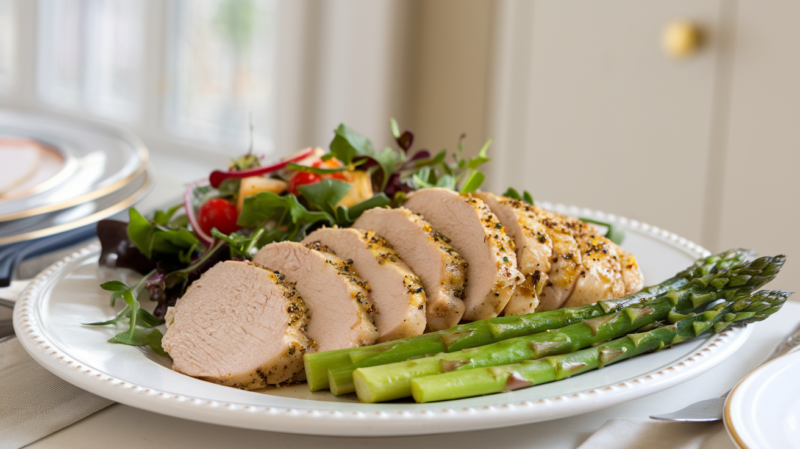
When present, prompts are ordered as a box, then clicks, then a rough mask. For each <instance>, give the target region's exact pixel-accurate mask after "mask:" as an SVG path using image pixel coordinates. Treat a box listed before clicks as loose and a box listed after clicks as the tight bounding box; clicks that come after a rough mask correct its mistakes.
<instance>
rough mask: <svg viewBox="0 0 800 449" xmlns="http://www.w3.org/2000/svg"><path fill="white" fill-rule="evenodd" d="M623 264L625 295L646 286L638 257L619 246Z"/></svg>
mask: <svg viewBox="0 0 800 449" xmlns="http://www.w3.org/2000/svg"><path fill="white" fill-rule="evenodd" d="M617 253H618V254H619V255H620V264H621V265H622V279H623V280H624V281H625V295H630V294H633V293H636V292H638V291H640V290H641V289H643V288H644V274H642V270H641V269H640V268H639V263H638V262H637V261H636V257H635V256H634V255H633V254H631V253H629V252H627V251H625V250H624V249H622V248H617Z"/></svg>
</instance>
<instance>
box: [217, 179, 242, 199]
mask: <svg viewBox="0 0 800 449" xmlns="http://www.w3.org/2000/svg"><path fill="white" fill-rule="evenodd" d="M241 184H242V180H241V179H240V178H228V179H226V180H224V181H222V183H220V185H219V187H217V191H218V192H219V198H227V197H231V196H236V195H238V194H239V186H241Z"/></svg>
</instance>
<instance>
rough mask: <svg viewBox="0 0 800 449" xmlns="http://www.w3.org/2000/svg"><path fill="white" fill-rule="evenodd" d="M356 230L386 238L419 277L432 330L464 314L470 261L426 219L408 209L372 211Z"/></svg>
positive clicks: (445, 326) (446, 327) (442, 327)
mask: <svg viewBox="0 0 800 449" xmlns="http://www.w3.org/2000/svg"><path fill="white" fill-rule="evenodd" d="M353 228H356V229H361V230H367V231H374V232H375V233H377V234H378V235H380V236H381V237H383V238H385V239H386V240H387V241H388V242H389V244H391V246H392V248H394V249H395V251H397V253H398V254H399V255H400V257H401V258H402V259H403V261H404V262H405V263H407V264H408V266H409V267H410V268H411V270H412V271H413V272H414V273H416V275H417V276H419V279H420V281H422V286H423V288H424V290H425V295H426V300H427V305H426V320H427V326H428V329H429V330H432V331H438V330H442V329H448V328H450V327H452V326H455V325H456V324H458V322H459V321H461V317H462V316H463V315H464V303H463V301H462V299H463V298H464V291H465V287H466V282H467V276H466V273H467V262H466V261H465V260H464V258H463V257H461V255H460V254H459V253H458V252H457V251H456V250H455V249H454V248H453V247H452V246H451V245H450V244H449V243H448V242H449V239H448V238H447V237H444V236H443V235H441V234H439V233H438V232H436V231H434V230H433V229H432V228H431V226H430V224H429V223H428V222H427V221H425V220H424V219H423V218H422V217H420V216H419V215H417V214H414V213H413V212H411V211H409V210H408V209H406V208H403V207H400V208H397V209H370V210H368V211H366V212H364V213H363V214H362V215H361V216H360V217H359V218H358V220H356V222H355V223H353Z"/></svg>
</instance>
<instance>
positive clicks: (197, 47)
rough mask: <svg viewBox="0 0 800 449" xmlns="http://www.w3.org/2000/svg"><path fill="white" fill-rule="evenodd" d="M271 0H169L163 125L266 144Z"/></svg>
mask: <svg viewBox="0 0 800 449" xmlns="http://www.w3.org/2000/svg"><path fill="white" fill-rule="evenodd" d="M277 7H278V5H277V1H275V0H258V1H255V0H176V1H174V2H173V7H172V10H171V11H170V17H171V20H170V27H169V51H168V53H167V54H168V58H167V73H168V83H167V94H166V98H165V119H166V125H167V128H168V129H169V130H170V131H172V132H175V133H176V134H179V135H183V136H193V137H194V138H199V139H204V140H211V141H216V142H228V143H231V144H234V145H238V146H240V147H241V148H245V146H246V144H247V142H248V140H249V121H250V115H251V114H252V121H253V125H254V144H255V148H256V149H257V150H258V151H259V152H266V151H269V150H271V149H272V143H271V139H270V136H272V135H273V119H274V109H275V108H274V106H273V105H274V103H275V93H274V92H275V75H274V68H275V56H276V47H277V45H276V35H277V33H276V25H277V20H276V14H277Z"/></svg>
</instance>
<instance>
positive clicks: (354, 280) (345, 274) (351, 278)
mask: <svg viewBox="0 0 800 449" xmlns="http://www.w3.org/2000/svg"><path fill="white" fill-rule="evenodd" d="M305 247H306V248H308V249H312V250H315V251H319V252H322V253H327V254H330V255H331V256H333V257H330V258H326V259H325V263H326V264H328V265H330V266H331V267H333V268H334V269H335V270H336V274H337V275H338V276H339V277H341V278H343V279H344V280H345V283H346V284H348V287H349V288H348V289H349V290H350V297H351V298H353V299H354V300H355V301H356V304H358V309H359V311H360V312H361V313H363V314H365V315H367V316H368V317H369V320H368V321H369V323H370V324H371V325H372V327H373V328H374V329H375V333H377V332H378V330H377V328H375V320H374V318H373V315H374V314H375V306H374V305H373V304H372V301H370V299H369V292H370V290H372V287H370V286H369V284H368V283H366V282H364V280H363V279H361V278H360V277H359V276H358V273H357V272H356V270H355V268H353V260H352V259H347V260H342V259H340V258H339V257H338V256H337V255H336V253H335V252H334V251H333V250H332V249H330V248H329V247H327V246H325V245H323V244H322V243H320V242H309V243H305ZM372 343H374V342H372V341H367V340H363V341H361V342H359V345H360V346H367V345H370V344H372Z"/></svg>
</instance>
